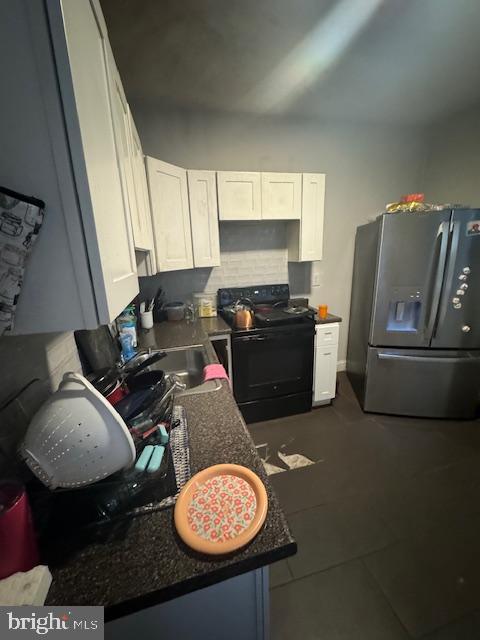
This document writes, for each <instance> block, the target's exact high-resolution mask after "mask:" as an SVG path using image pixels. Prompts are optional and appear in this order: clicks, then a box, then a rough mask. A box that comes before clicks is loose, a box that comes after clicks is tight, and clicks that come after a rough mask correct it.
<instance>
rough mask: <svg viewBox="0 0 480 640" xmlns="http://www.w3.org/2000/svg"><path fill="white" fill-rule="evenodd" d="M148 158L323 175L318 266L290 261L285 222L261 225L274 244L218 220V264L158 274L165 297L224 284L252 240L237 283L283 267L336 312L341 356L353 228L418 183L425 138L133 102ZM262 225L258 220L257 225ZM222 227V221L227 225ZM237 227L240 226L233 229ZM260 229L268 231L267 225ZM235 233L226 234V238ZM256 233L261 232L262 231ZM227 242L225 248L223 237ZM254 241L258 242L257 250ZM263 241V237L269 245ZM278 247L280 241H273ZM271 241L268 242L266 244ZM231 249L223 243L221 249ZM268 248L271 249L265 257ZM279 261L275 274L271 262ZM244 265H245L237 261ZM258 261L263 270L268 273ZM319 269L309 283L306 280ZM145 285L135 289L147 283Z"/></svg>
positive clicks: (281, 272) (280, 275) (295, 287)
mask: <svg viewBox="0 0 480 640" xmlns="http://www.w3.org/2000/svg"><path fill="white" fill-rule="evenodd" d="M132 110H133V113H134V117H135V121H136V122H137V125H138V128H139V132H140V136H141V139H142V144H143V148H144V151H145V153H146V154H148V155H152V156H154V157H157V158H160V159H162V160H165V161H167V162H172V163H174V164H178V165H180V166H183V167H186V168H190V169H223V170H234V169H238V170H241V169H243V170H251V171H262V170H263V171H299V172H300V171H311V172H324V173H326V174H327V186H326V207H325V234H324V258H323V260H322V261H321V262H318V263H313V264H311V263H306V264H302V265H294V264H290V266H289V267H288V266H287V253H286V242H284V240H283V239H280V238H283V237H284V236H282V234H283V233H284V226H283V224H282V223H273V224H271V223H267V224H268V225H270V224H271V226H270V227H269V229H270V231H271V233H272V235H273V236H274V240H273V241H268V240H267V239H266V238H263V240H262V238H261V237H259V236H257V235H256V234H254V232H252V226H251V225H243V224H242V223H221V228H222V230H221V251H222V270H221V271H219V272H218V273H215V272H216V270H213V273H208V271H209V270H198V271H200V272H201V273H198V274H196V273H195V274H193V278H192V273H191V272H190V271H187V272H181V273H179V274H165V275H164V276H157V277H156V278H155V283H156V284H163V286H165V288H166V289H167V291H168V293H169V295H171V296H172V297H175V291H176V290H177V291H178V292H179V295H184V293H185V292H186V293H188V292H189V291H192V290H202V286H204V287H205V288H208V289H212V288H213V289H216V288H217V287H218V286H221V285H222V284H224V285H229V284H231V282H232V281H231V279H230V277H229V273H228V268H229V267H228V265H229V264H230V265H231V262H232V260H233V259H234V256H233V255H232V254H233V253H236V254H237V255H236V257H235V259H236V260H238V263H239V264H241V263H242V259H243V258H244V257H245V256H246V255H247V254H246V247H248V245H249V243H250V242H253V250H254V251H255V252H256V255H255V260H254V261H253V262H252V263H251V264H250V265H249V269H248V273H247V272H245V274H242V273H240V275H242V276H243V275H244V282H237V281H238V278H236V279H235V283H238V284H248V283H252V284H253V283H254V281H255V280H258V282H259V283H261V282H265V281H266V280H267V281H271V282H272V281H274V280H284V276H285V274H286V273H287V269H288V272H289V277H290V284H291V287H292V291H293V293H295V294H306V295H308V296H309V297H310V299H311V302H312V303H313V304H318V303H320V302H325V303H327V304H328V305H329V307H330V309H331V310H332V312H334V313H337V314H339V315H341V316H342V317H343V318H344V323H343V325H342V330H341V339H340V348H339V360H340V361H344V360H345V354H346V336H347V332H348V331H347V325H348V314H349V305H350V283H351V275H352V259H353V244H354V236H355V229H356V227H357V226H358V225H359V224H362V223H363V222H365V221H366V220H368V219H370V218H372V217H375V215H376V214H378V213H380V212H381V211H382V210H383V208H384V206H385V203H387V202H391V201H392V200H395V199H397V198H398V197H400V196H401V195H402V194H403V193H405V192H409V191H416V190H417V189H419V188H420V175H421V170H422V168H423V161H424V139H423V136H422V135H421V133H420V132H419V131H417V130H415V129H411V128H407V129H405V128H395V127H385V126H373V125H364V124H362V125H353V124H352V125H348V124H345V125H340V124H338V125H337V124H322V123H320V122H318V121H315V120H310V121H309V120H301V121H298V120H286V119H276V118H252V117H248V116H245V117H241V116H238V115H235V116H229V115H226V114H212V113H209V114H207V113H190V112H183V113H182V112H178V111H177V112H167V111H166V112H162V111H159V110H158V109H149V108H144V107H142V105H135V104H134V105H133V109H132ZM264 224H265V223H258V225H259V227H258V229H261V228H263V226H262V225H264ZM227 225H228V226H227ZM236 225H238V226H236ZM265 228H266V227H265ZM232 230H234V231H233V235H232ZM262 233H263V232H262ZM229 237H230V238H232V237H233V238H234V245H236V246H237V250H236V249H235V246H234V247H232V246H230V245H229V244H228V243H229V239H228V238H229ZM260 240H262V242H264V253H263V255H260V254H259V253H258V252H259V251H261V250H262V248H261V247H260ZM269 242H270V243H269ZM280 243H281V247H280ZM272 244H273V247H272V246H270V245H272ZM227 245H228V246H227ZM271 252H273V253H271ZM272 260H276V261H277V271H276V272H275V269H274V268H273V267H272V268H271V264H272ZM243 262H245V261H243ZM264 265H267V266H268V272H269V274H268V277H267V275H266V273H265V268H264ZM313 274H316V278H315V282H318V283H319V284H318V286H312V284H311V283H312V276H313ZM145 280H148V279H144V280H143V281H142V288H145V286H148V283H146V282H145Z"/></svg>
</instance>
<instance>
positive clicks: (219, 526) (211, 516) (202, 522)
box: [187, 474, 257, 542]
mask: <svg viewBox="0 0 480 640" xmlns="http://www.w3.org/2000/svg"><path fill="white" fill-rule="evenodd" d="M256 509H257V499H256V496H255V492H254V490H253V489H252V487H251V486H250V485H249V483H248V482H246V481H245V480H244V479H243V478H239V477H238V476H232V475H226V474H224V475H218V476H214V477H213V478H209V479H208V480H206V481H205V482H203V483H201V484H199V485H198V486H197V488H196V490H195V491H194V493H193V495H192V499H191V501H190V504H189V506H188V510H187V521H188V525H189V527H190V528H191V530H192V531H193V532H194V533H195V534H196V535H197V536H200V537H201V538H203V539H205V540H209V541H210V542H225V541H227V540H232V539H233V538H235V537H236V536H238V535H240V533H242V531H245V529H247V528H248V527H249V526H250V524H251V522H252V520H253V518H254V516H255V511H256Z"/></svg>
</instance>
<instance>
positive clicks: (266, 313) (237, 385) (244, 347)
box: [218, 284, 315, 422]
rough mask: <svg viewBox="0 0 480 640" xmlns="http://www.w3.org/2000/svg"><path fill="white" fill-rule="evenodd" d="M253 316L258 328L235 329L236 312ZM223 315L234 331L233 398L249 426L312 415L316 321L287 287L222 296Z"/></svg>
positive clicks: (237, 291)
mask: <svg viewBox="0 0 480 640" xmlns="http://www.w3.org/2000/svg"><path fill="white" fill-rule="evenodd" d="M239 300H241V301H242V303H243V304H247V305H250V306H251V308H252V310H253V313H254V326H253V327H252V328H250V329H236V328H235V326H234V306H235V303H236V302H237V301H239ZM218 309H219V313H220V315H221V316H222V317H223V318H224V319H225V320H226V322H227V323H228V324H229V325H230V326H232V329H233V332H232V364H233V392H234V395H235V399H236V401H237V404H238V406H239V408H240V411H241V412H242V414H243V417H244V418H245V421H246V422H257V421H261V420H271V419H273V418H278V417H281V416H286V415H292V414H295V413H303V412H305V411H310V410H311V408H312V385H313V342H314V333H315V322H314V315H313V312H312V310H311V309H309V308H308V305H306V306H305V307H303V306H298V305H297V304H294V303H293V302H292V301H291V300H290V289H289V286H288V284H272V285H261V286H257V287H235V288H230V289H219V290H218Z"/></svg>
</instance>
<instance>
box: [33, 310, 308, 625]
mask: <svg viewBox="0 0 480 640" xmlns="http://www.w3.org/2000/svg"><path fill="white" fill-rule="evenodd" d="M229 331H230V329H229V327H228V326H227V325H226V324H225V323H224V322H223V320H222V319H221V318H211V319H210V318H209V319H201V320H197V321H195V322H193V323H187V322H180V323H168V322H165V323H162V324H159V325H156V326H155V327H154V329H152V330H151V331H150V332H148V334H144V335H142V337H141V345H142V346H152V347H157V348H162V347H163V348H168V347H175V346H186V345H189V344H200V343H202V344H204V345H205V346H206V347H207V352H208V354H209V358H210V359H211V360H212V361H214V360H215V359H216V358H215V352H214V351H213V348H212V347H211V343H210V341H209V339H208V335H212V334H217V335H219V334H223V333H227V332H229ZM152 342H154V344H151V343H152ZM178 403H179V404H182V405H183V406H184V407H185V409H186V412H187V420H188V425H189V435H190V456H191V468H192V474H194V473H196V472H198V471H200V470H201V469H204V468H206V467H208V466H210V465H213V464H218V463H222V462H231V463H236V464H241V465H244V466H246V467H248V468H250V469H252V470H253V471H255V473H257V474H258V475H259V477H260V478H261V479H262V480H263V482H264V483H265V486H266V489H267V493H268V500H269V508H268V514H267V518H266V521H265V525H264V527H263V528H262V530H261V532H260V533H259V534H258V535H257V537H256V538H255V539H254V540H253V541H252V542H251V543H250V544H249V545H248V546H247V547H245V548H244V549H242V550H240V551H238V552H236V553H233V554H231V555H229V556H224V557H213V556H205V555H201V554H198V553H196V552H194V551H192V550H191V549H189V548H188V547H187V546H186V545H185V544H184V543H183V542H182V541H181V540H180V539H179V537H178V536H177V534H176V531H175V527H174V524H173V509H172V508H169V509H166V510H163V511H156V512H153V513H149V514H147V515H142V516H137V517H135V518H131V519H129V520H120V521H118V522H117V523H113V524H112V525H103V526H102V527H97V528H96V530H95V531H96V533H95V535H94V536H92V537H90V539H88V540H83V541H82V543H80V544H78V543H77V544H75V545H72V543H71V541H69V540H64V541H63V545H64V547H65V551H66V554H63V558H64V559H63V561H62V562H61V563H59V564H58V566H52V565H50V568H51V571H52V574H53V583H52V586H51V589H50V592H49V594H48V597H47V602H46V604H48V605H64V604H69V605H103V606H105V619H106V620H112V619H115V618H118V617H120V616H123V615H127V614H129V613H133V612H135V611H139V610H141V609H144V608H146V607H149V606H152V605H154V604H158V603H160V602H164V601H166V600H170V599H172V598H175V597H177V596H180V595H183V594H185V593H188V592H191V591H194V590H196V589H199V588H202V587H206V586H209V585H212V584H214V583H216V582H220V581H222V580H225V579H227V578H231V577H234V576H236V575H239V574H241V573H245V572H247V571H251V570H253V569H257V568H259V567H262V566H265V565H267V564H270V563H272V562H275V561H276V560H280V559H281V558H285V557H287V556H290V555H293V554H294V553H295V552H296V543H295V541H294V540H293V538H292V536H291V533H290V531H289V528H288V524H287V521H286V518H285V516H284V514H283V511H282V510H281V508H280V505H279V502H278V499H277V497H276V495H275V494H274V492H273V490H272V488H271V485H270V482H269V480H268V477H267V476H266V473H265V471H264V469H263V465H262V463H261V461H260V459H259V457H258V455H257V452H256V450H255V447H254V445H253V441H252V440H251V438H250V435H249V433H248V430H247V428H246V426H245V423H244V421H243V418H242V417H241V414H240V412H239V410H238V408H237V405H236V403H235V400H234V398H233V396H232V393H231V391H230V388H229V386H228V383H227V382H226V381H223V382H222V386H221V388H220V389H218V390H217V391H212V392H210V393H205V394H197V395H186V396H183V397H179V398H178Z"/></svg>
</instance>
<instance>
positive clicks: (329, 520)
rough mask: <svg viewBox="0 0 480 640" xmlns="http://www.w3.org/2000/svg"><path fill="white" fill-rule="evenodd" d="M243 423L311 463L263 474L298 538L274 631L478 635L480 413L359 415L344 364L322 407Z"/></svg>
mask: <svg viewBox="0 0 480 640" xmlns="http://www.w3.org/2000/svg"><path fill="white" fill-rule="evenodd" d="M249 428H250V431H251V434H252V436H253V439H254V441H255V443H256V444H257V445H258V444H264V443H268V449H269V453H270V459H269V461H270V462H271V463H272V464H275V465H277V466H282V462H281V460H280V458H279V457H278V456H277V455H276V452H277V451H280V452H283V453H286V454H293V453H299V454H302V455H304V456H307V457H308V458H310V459H311V460H313V461H314V462H315V464H313V465H311V466H307V467H303V468H301V469H295V470H291V471H285V472H283V473H279V474H276V475H273V476H271V480H272V484H273V485H274V487H275V489H276V491H277V493H278V496H279V498H280V501H281V503H282V505H283V508H284V510H285V513H286V514H287V518H288V521H289V523H290V526H291V529H292V531H293V534H294V536H295V537H296V539H297V543H298V553H297V555H296V556H293V557H292V558H289V559H288V560H283V561H282V562H279V563H277V564H276V565H273V566H272V567H271V570H270V586H271V635H272V640H278V639H283V638H288V639H289V640H290V639H291V638H302V639H304V640H310V639H317V638H318V639H325V640H350V639H351V640H363V639H365V640H377V639H378V640H390V639H395V640H397V639H402V640H407V639H408V638H425V639H426V640H474V639H475V640H477V639H479V638H480V421H475V422H456V421H439V420H421V419H413V418H411V419H409V418H400V417H392V416H380V415H373V414H364V413H363V412H362V411H361V409H360V407H359V405H358V402H357V400H356V398H355V396H354V394H353V392H352V389H351V387H350V384H349V382H348V380H347V378H346V376H345V374H343V373H342V374H340V375H339V392H338V395H337V398H336V399H335V401H334V403H333V404H332V405H331V406H328V407H321V408H319V409H315V410H314V411H312V412H311V413H308V414H303V415H300V416H291V417H288V418H282V419H279V420H272V421H270V422H262V423H258V424H254V425H250V426H249ZM283 466H285V465H283Z"/></svg>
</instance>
